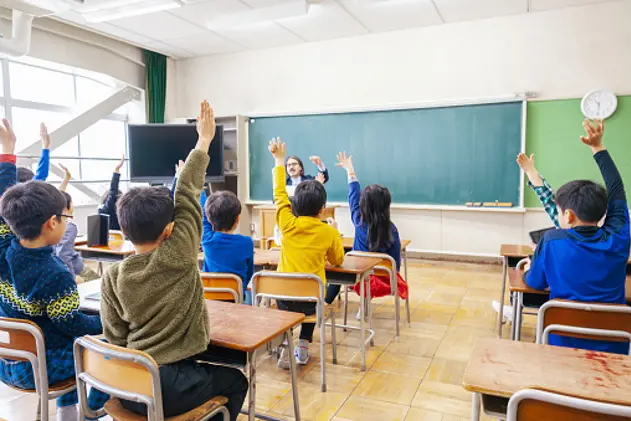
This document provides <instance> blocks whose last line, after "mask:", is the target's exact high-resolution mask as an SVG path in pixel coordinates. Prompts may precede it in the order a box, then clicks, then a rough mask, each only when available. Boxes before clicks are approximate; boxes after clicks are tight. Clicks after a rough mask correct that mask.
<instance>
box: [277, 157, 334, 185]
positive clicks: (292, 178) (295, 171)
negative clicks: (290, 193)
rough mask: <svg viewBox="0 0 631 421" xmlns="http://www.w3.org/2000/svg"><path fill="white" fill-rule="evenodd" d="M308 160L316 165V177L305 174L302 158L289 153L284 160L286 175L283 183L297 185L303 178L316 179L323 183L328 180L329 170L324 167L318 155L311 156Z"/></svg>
mask: <svg viewBox="0 0 631 421" xmlns="http://www.w3.org/2000/svg"><path fill="white" fill-rule="evenodd" d="M309 160H310V161H311V162H313V163H314V164H315V165H316V167H318V175H317V176H316V177H314V176H312V175H305V168H304V165H302V160H301V159H300V158H298V157H297V156H295V155H291V156H289V157H288V158H287V161H286V162H285V170H286V172H287V177H286V179H285V183H286V184H287V185H288V186H297V185H298V184H300V183H302V182H303V181H305V180H318V181H319V182H320V183H322V184H325V183H326V182H327V181H329V170H327V169H326V167H325V166H324V163H322V159H320V157H319V156H311V157H309Z"/></svg>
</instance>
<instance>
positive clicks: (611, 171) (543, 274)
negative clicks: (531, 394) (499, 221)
mask: <svg viewBox="0 0 631 421" xmlns="http://www.w3.org/2000/svg"><path fill="white" fill-rule="evenodd" d="M594 159H595V160H596V163H597V164H598V166H599V167H600V171H601V173H602V175H603V178H604V180H605V185H606V187H607V191H608V196H609V204H608V207H607V217H606V219H605V223H604V225H603V226H602V228H600V227H597V226H593V227H575V228H572V229H557V230H552V231H548V232H546V233H545V235H544V237H543V239H542V240H541V242H540V243H539V245H538V246H537V249H536V251H535V254H534V257H533V260H532V265H531V268H530V270H529V271H528V272H527V273H526V275H525V278H524V280H525V281H526V283H527V284H528V286H530V287H532V288H535V289H539V290H543V289H546V288H550V298H560V299H566V300H573V301H581V302H587V303H590V302H595V303H617V304H624V303H625V279H626V267H627V261H628V259H629V247H630V246H631V240H630V237H629V235H630V233H629V209H628V206H627V198H626V195H625V191H624V185H623V184H622V178H621V177H620V173H619V172H618V169H617V168H616V165H615V164H614V162H613V160H612V159H611V156H610V155H609V152H608V151H601V152H598V153H597V154H595V155H594ZM550 343H551V344H553V345H559V346H565V347H571V348H582V349H589V350H594V351H604V352H612V353H616V354H627V352H628V350H629V344H628V343H624V342H607V341H594V340H588V339H576V338H568V337H562V336H559V335H550Z"/></svg>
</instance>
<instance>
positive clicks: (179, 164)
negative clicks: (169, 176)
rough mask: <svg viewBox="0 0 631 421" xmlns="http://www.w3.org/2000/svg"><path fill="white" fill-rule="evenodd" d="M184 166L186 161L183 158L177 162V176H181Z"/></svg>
mask: <svg viewBox="0 0 631 421" xmlns="http://www.w3.org/2000/svg"><path fill="white" fill-rule="evenodd" d="M182 168H184V161H182V160H181V159H180V160H179V161H178V163H177V164H175V176H176V177H179V176H180V172H181V171H182Z"/></svg>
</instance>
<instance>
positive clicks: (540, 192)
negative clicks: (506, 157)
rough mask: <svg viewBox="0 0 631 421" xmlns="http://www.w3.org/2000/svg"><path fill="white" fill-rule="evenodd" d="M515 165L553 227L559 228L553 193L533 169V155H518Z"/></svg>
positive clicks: (535, 169)
mask: <svg viewBox="0 0 631 421" xmlns="http://www.w3.org/2000/svg"><path fill="white" fill-rule="evenodd" d="M517 165H519V168H521V170H522V171H523V172H524V173H525V174H526V176H527V177H528V186H529V187H530V188H531V189H533V190H534V192H535V193H536V194H537V197H538V198H539V201H540V202H541V204H542V205H543V208H544V209H545V211H546V213H547V214H548V217H550V220H551V221H552V223H553V224H554V226H555V227H557V228H560V225H559V209H558V208H557V205H556V203H555V202H554V192H553V191H552V187H550V185H549V184H548V182H547V181H546V180H545V179H544V178H543V177H541V175H540V174H539V171H537V168H536V167H535V155H534V154H532V155H530V156H528V155H526V154H524V153H520V154H519V155H517Z"/></svg>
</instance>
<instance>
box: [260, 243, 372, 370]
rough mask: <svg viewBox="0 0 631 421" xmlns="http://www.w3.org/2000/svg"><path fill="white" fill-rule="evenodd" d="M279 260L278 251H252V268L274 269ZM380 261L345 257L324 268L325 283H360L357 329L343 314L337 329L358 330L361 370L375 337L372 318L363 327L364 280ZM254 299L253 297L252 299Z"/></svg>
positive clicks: (365, 292)
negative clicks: (338, 263)
mask: <svg viewBox="0 0 631 421" xmlns="http://www.w3.org/2000/svg"><path fill="white" fill-rule="evenodd" d="M279 260H280V251H279V250H260V249H257V250H255V251H254V266H259V267H263V268H267V269H275V268H276V267H277V266H278V262H279ZM380 261H381V259H377V258H372V257H361V256H346V257H345V258H344V263H343V264H342V265H340V266H333V265H327V266H326V278H327V283H329V284H334V285H342V286H346V287H348V286H352V285H355V284H356V283H357V282H360V288H359V290H360V293H359V302H360V307H359V311H360V316H361V318H360V321H359V328H358V327H357V326H350V325H348V324H347V320H348V314H347V313H345V314H344V323H343V324H338V325H337V326H338V327H342V328H345V329H351V330H359V334H360V338H361V343H362V344H363V345H362V346H361V350H360V351H361V358H362V364H361V368H362V370H364V371H365V370H366V346H367V344H368V343H372V342H373V337H374V336H375V331H374V329H373V328H372V317H370V314H369V317H368V329H366V327H365V320H364V307H365V306H364V305H363V303H364V301H365V300H369V301H370V288H368V291H366V288H365V284H366V283H365V282H364V279H365V278H366V277H367V276H368V275H370V274H371V273H372V270H373V268H374V267H375V266H377V265H378V264H379V262H380ZM253 299H254V297H253ZM366 331H368V338H366Z"/></svg>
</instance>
